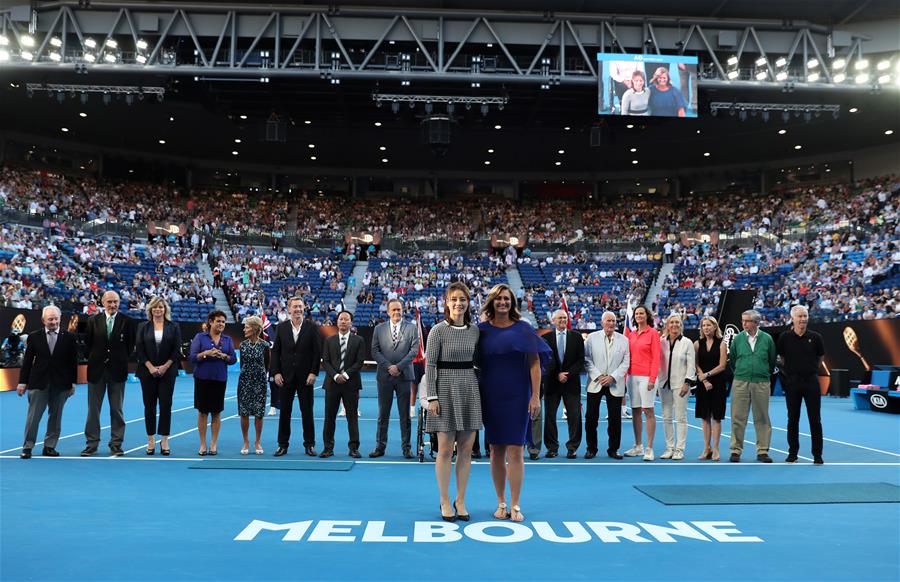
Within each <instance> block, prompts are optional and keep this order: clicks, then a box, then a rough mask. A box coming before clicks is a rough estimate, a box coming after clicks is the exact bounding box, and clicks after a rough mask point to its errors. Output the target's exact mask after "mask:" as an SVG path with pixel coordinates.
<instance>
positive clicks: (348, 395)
mask: <svg viewBox="0 0 900 582" xmlns="http://www.w3.org/2000/svg"><path fill="white" fill-rule="evenodd" d="M341 401H343V402H344V410H345V411H346V412H347V434H348V435H349V438H350V440H349V441H348V443H347V445H348V447H349V448H350V450H351V451H356V450H358V449H359V414H358V412H359V390H357V389H356V388H353V387H351V386H350V385H349V384H347V383H344V384H338V383H334V384H332V385H331V386H329V387H328V388H327V389H326V390H325V428H324V429H322V443H323V444H322V446H323V447H325V450H326V451H333V450H334V429H335V422H336V420H337V413H338V408H339V407H340V404H341Z"/></svg>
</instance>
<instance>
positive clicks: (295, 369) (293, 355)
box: [269, 297, 322, 457]
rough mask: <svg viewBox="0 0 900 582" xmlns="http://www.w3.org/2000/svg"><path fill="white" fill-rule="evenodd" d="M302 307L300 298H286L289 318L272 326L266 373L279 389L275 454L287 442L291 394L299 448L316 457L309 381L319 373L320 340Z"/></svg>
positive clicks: (281, 452) (283, 450) (284, 448)
mask: <svg viewBox="0 0 900 582" xmlns="http://www.w3.org/2000/svg"><path fill="white" fill-rule="evenodd" d="M305 310H306V304H305V303H304V302H303V299H302V298H300V297H291V298H290V299H289V300H288V312H289V313H290V316H291V318H290V319H288V320H287V321H282V322H281V323H279V324H278V325H277V326H276V327H275V343H274V345H273V346H272V357H271V362H270V364H269V372H271V374H272V376H273V377H274V378H275V384H277V385H278V387H279V389H280V394H279V397H280V399H281V416H280V417H279V418H278V449H276V450H275V456H276V457H280V456H282V455H286V454H287V451H288V447H290V444H291V412H293V409H294V395H295V394H296V395H297V398H298V400H299V401H300V416H301V417H302V419H303V449H304V451H305V452H306V454H307V455H309V456H310V457H316V456H318V453H316V449H315V446H316V426H315V422H314V421H313V384H314V383H315V381H316V376H318V375H319V366H320V365H321V359H322V343H321V340H320V339H319V326H317V325H316V324H315V323H314V322H313V321H312V320H310V319H309V318H306V317H304V312H305Z"/></svg>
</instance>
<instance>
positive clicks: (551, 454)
mask: <svg viewBox="0 0 900 582" xmlns="http://www.w3.org/2000/svg"><path fill="white" fill-rule="evenodd" d="M558 456H559V453H557V452H556V451H547V454H545V455H544V457H545V458H547V459H553V458H555V457H558Z"/></svg>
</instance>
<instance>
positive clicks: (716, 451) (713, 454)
mask: <svg viewBox="0 0 900 582" xmlns="http://www.w3.org/2000/svg"><path fill="white" fill-rule="evenodd" d="M709 458H710V459H712V460H713V461H718V460H719V449H713V450H712V452H711V453H709Z"/></svg>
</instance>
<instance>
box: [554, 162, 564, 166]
mask: <svg viewBox="0 0 900 582" xmlns="http://www.w3.org/2000/svg"><path fill="white" fill-rule="evenodd" d="M553 165H555V166H561V165H562V162H554V163H553Z"/></svg>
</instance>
